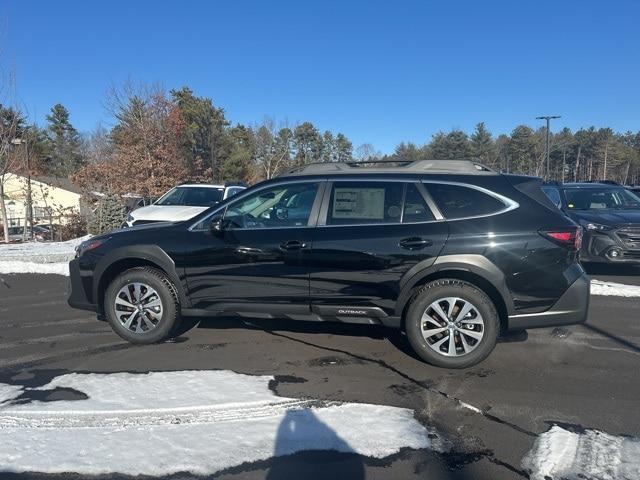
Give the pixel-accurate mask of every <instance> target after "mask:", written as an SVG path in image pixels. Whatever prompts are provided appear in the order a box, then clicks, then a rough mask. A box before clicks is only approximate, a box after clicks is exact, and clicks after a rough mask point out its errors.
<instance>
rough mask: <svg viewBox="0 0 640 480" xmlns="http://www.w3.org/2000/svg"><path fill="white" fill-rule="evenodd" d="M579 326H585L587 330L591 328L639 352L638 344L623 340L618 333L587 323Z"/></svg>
mask: <svg viewBox="0 0 640 480" xmlns="http://www.w3.org/2000/svg"><path fill="white" fill-rule="evenodd" d="M581 326H582V327H583V328H586V329H587V330H591V331H592V332H594V333H597V334H598V335H601V336H603V337H605V338H608V339H609V340H611V341H613V342H615V343H617V344H618V345H621V346H623V347H626V348H629V349H631V350H633V351H635V352H640V346H639V345H636V344H635V343H633V342H630V341H629V340H625V339H624V338H621V337H619V336H618V335H615V334H613V333H610V332H607V331H606V330H604V329H602V328H599V327H596V326H595V325H591V324H589V323H583V324H582V325H581Z"/></svg>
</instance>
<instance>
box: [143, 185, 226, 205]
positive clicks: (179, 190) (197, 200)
mask: <svg viewBox="0 0 640 480" xmlns="http://www.w3.org/2000/svg"><path fill="white" fill-rule="evenodd" d="M223 194H224V188H212V187H175V188H172V189H171V190H169V191H168V192H167V193H165V194H164V195H163V196H162V197H160V199H159V200H158V201H157V202H156V203H155V205H164V206H168V205H185V206H190V207H211V206H212V205H215V204H216V203H218V202H220V201H222V195H223Z"/></svg>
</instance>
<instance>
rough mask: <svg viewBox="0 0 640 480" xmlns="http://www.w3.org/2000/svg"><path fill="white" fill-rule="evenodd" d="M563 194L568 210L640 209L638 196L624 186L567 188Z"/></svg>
mask: <svg viewBox="0 0 640 480" xmlns="http://www.w3.org/2000/svg"><path fill="white" fill-rule="evenodd" d="M564 194H565V197H566V200H567V208H569V209H570V210H626V209H640V197H638V196H637V195H635V194H634V193H631V192H630V191H629V190H626V189H624V188H568V189H566V190H565V191H564Z"/></svg>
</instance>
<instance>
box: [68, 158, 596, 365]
mask: <svg viewBox="0 0 640 480" xmlns="http://www.w3.org/2000/svg"><path fill="white" fill-rule="evenodd" d="M541 185H542V182H541V181H540V180H539V179H536V178H532V177H526V176H517V175H505V174H500V173H497V172H494V171H492V170H490V169H489V168H487V167H485V166H483V165H481V164H478V163H475V162H473V161H461V160H450V161H449V160H447V161H444V160H439V161H430V160H421V161H414V162H396V163H390V164H389V163H375V164H373V163H372V164H359V163H325V164H312V165H307V166H304V167H300V168H297V169H293V170H291V171H289V172H287V173H285V174H283V175H281V176H279V177H277V178H274V179H271V180H267V181H264V182H262V183H260V184H257V185H254V186H253V187H251V188H248V189H247V190H244V191H242V192H240V193H239V194H237V195H236V196H234V197H232V198H230V199H227V200H225V201H223V202H221V203H220V204H218V205H216V206H214V207H212V208H210V209H208V210H206V211H204V212H202V213H201V214H199V215H198V216H196V217H194V218H192V219H190V220H188V221H183V222H177V223H162V224H160V223H158V224H151V225H141V226H135V227H132V228H128V229H125V230H121V231H115V232H111V233H107V234H104V235H100V236H96V237H93V238H91V239H89V240H87V241H85V242H84V243H83V244H81V245H80V246H79V248H78V250H77V255H76V258H75V259H74V260H73V261H71V263H70V281H71V293H70V297H69V304H70V305H71V306H73V307H76V308H82V309H88V310H92V311H95V312H97V314H98V316H99V317H102V318H106V319H107V320H108V321H109V323H110V324H111V327H112V328H113V329H114V330H115V332H116V333H117V334H119V335H120V336H121V337H122V338H124V339H126V340H128V341H130V342H133V343H142V344H145V343H154V342H159V341H162V340H163V339H166V338H167V337H170V336H171V335H172V332H174V331H175V329H176V326H177V325H178V323H179V322H180V319H181V318H182V317H188V316H209V317H214V316H216V315H218V314H224V315H229V314H238V315H244V316H251V317H252V318H270V317H279V318H282V317H285V318H288V319H291V320H292V321H297V320H302V321H304V320H316V321H317V320H321V321H338V322H350V323H360V324H370V325H384V326H387V327H391V328H396V329H402V330H403V331H404V332H405V334H406V336H407V338H408V340H409V342H410V344H411V346H412V347H413V349H414V350H415V351H416V353H417V354H418V355H419V356H420V357H421V358H422V359H424V360H425V361H426V362H429V363H431V364H434V365H438V366H442V367H448V368H463V367H468V366H471V365H474V364H476V363H478V362H480V361H481V360H483V359H484V358H485V357H486V356H487V355H489V353H490V352H491V351H492V350H493V348H494V346H495V344H496V341H497V339H498V337H499V335H500V334H501V333H503V332H506V331H508V330H522V329H527V328H533V327H548V326H556V325H567V324H574V323H581V322H584V321H585V319H586V316H587V309H588V304H589V280H588V278H587V276H586V274H585V272H584V270H583V269H582V267H581V266H580V264H579V263H578V251H579V249H580V242H581V238H582V230H581V227H579V226H577V225H576V224H575V223H574V222H573V221H572V220H570V219H569V218H568V217H566V216H565V215H564V214H563V213H562V212H560V211H559V210H558V209H556V208H555V206H554V205H553V203H552V202H550V201H549V199H548V198H547V197H546V195H545V194H544V193H543V192H542V190H541Z"/></svg>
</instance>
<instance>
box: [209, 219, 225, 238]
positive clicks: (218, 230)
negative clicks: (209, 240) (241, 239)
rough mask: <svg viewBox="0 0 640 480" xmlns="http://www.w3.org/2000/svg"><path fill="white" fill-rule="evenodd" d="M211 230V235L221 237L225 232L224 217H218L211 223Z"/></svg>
mask: <svg viewBox="0 0 640 480" xmlns="http://www.w3.org/2000/svg"><path fill="white" fill-rule="evenodd" d="M210 230H211V233H213V234H214V235H220V234H222V232H224V221H223V217H217V218H214V219H213V220H212V221H211V226H210Z"/></svg>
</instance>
